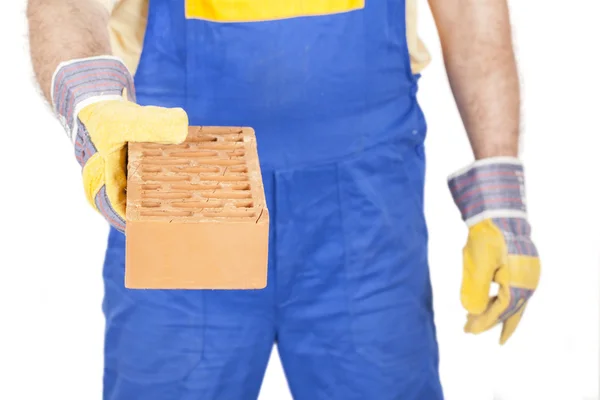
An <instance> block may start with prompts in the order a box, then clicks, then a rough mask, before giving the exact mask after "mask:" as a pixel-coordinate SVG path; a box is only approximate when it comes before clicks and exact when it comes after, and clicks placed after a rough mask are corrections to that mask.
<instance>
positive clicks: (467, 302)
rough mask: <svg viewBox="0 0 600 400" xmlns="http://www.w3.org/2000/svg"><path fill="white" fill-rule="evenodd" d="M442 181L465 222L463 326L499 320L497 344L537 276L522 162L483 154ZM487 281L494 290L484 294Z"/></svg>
mask: <svg viewBox="0 0 600 400" xmlns="http://www.w3.org/2000/svg"><path fill="white" fill-rule="evenodd" d="M448 185H449V187H450V191H451V192H452V196H453V198H454V202H455V203H456V205H457V206H458V208H459V209H460V211H461V213H462V217H463V220H465V222H466V223H467V225H468V227H469V236H468V240H467V244H466V246H465V247H464V249H463V282H462V288H461V301H462V304H463V306H464V307H465V309H466V310H467V311H468V313H469V314H468V317H467V323H466V325H465V332H468V333H474V334H477V333H481V332H484V331H486V330H488V329H490V328H492V327H493V326H495V325H496V324H499V323H502V324H503V328H502V334H501V337H500V344H504V343H505V342H506V341H507V340H508V339H509V338H510V336H511V335H512V334H513V333H514V331H515V329H516V328H517V325H518V324H519V321H520V320H521V317H522V316H523V312H524V311H525V308H526V306H527V303H528V301H529V298H530V297H531V295H532V294H533V293H534V291H535V289H536V288H537V285H538V281H539V277H540V260H539V257H538V252H537V250H536V248H535V245H534V244H533V242H532V241H531V237H530V232H531V229H530V226H529V223H528V222H527V213H526V207H525V190H524V179H523V167H522V165H521V163H520V162H519V160H518V159H516V158H511V157H495V158H489V159H483V160H479V161H476V162H475V163H474V164H473V165H471V166H470V167H469V168H467V169H465V170H462V171H459V172H458V173H456V174H454V175H452V176H451V177H450V178H449V180H448ZM492 282H495V283H497V284H498V285H499V290H498V294H497V296H493V297H490V287H491V284H492Z"/></svg>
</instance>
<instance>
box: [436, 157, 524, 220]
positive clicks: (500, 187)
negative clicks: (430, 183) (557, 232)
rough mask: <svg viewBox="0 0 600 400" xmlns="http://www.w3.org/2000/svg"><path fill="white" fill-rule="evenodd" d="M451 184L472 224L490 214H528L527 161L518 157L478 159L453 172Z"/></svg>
mask: <svg viewBox="0 0 600 400" xmlns="http://www.w3.org/2000/svg"><path fill="white" fill-rule="evenodd" d="M448 186H449V188H450V192H451V193H452V197H453V199H454V202H455V203H456V205H457V207H458V208H459V210H460V212H461V214H462V218H463V220H464V221H465V222H466V223H467V225H468V226H472V225H474V224H476V223H478V222H480V221H482V220H484V219H488V218H525V219H526V218H527V209H526V202H525V181H524V174H523V165H522V164H521V162H520V160H519V159H518V158H516V157H490V158H485V159H480V160H477V161H475V162H474V163H473V164H471V165H469V166H468V167H466V168H463V169H461V170H459V171H457V172H456V173H454V174H452V175H451V176H450V177H449V178H448Z"/></svg>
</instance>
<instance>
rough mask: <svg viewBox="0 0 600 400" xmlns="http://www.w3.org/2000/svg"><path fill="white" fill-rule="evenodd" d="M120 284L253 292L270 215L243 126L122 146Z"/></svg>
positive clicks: (263, 270) (261, 281)
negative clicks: (177, 139)
mask: <svg viewBox="0 0 600 400" xmlns="http://www.w3.org/2000/svg"><path fill="white" fill-rule="evenodd" d="M128 160H129V161H128V178H127V216H126V219H127V227H126V262H125V286H126V287H128V288H136V289H259V288H264V287H265V286H266V284H267V258H268V236H269V213H268V210H267V206H266V202H265V195H264V187H263V183H262V178H261V173H260V166H259V161H258V156H257V152H256V138H255V136H254V131H253V130H252V129H250V128H229V127H190V129H189V134H188V138H187V140H186V141H185V142H184V143H183V144H180V145H163V144H150V143H131V144H130V145H129V150H128Z"/></svg>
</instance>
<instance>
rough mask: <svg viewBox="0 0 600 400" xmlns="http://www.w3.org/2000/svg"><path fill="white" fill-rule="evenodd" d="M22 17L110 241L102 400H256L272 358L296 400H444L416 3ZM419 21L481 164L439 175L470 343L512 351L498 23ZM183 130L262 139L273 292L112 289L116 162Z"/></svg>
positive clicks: (534, 279) (119, 284)
mask: <svg viewBox="0 0 600 400" xmlns="http://www.w3.org/2000/svg"><path fill="white" fill-rule="evenodd" d="M28 3H29V4H28V11H27V15H28V19H29V34H30V36H29V37H30V43H31V57H32V62H33V66H34V70H35V75H36V77H37V81H38V82H39V84H40V87H41V89H42V91H43V94H44V96H45V98H46V99H47V100H48V101H49V102H50V103H51V105H52V107H53V110H54V111H55V113H56V115H57V116H58V119H59V120H60V121H61V122H62V124H63V125H64V128H65V131H66V133H67V136H68V138H69V140H71V142H72V143H73V145H74V149H75V155H76V158H77V160H78V161H79V164H80V165H81V167H82V176H83V183H84V188H85V193H86V195H87V199H88V200H89V202H90V203H91V205H92V207H93V208H95V209H96V210H97V211H99V212H100V213H101V214H102V215H103V216H104V217H105V218H106V220H108V222H109V223H110V225H111V230H110V235H109V238H108V249H107V251H106V259H105V265H104V274H103V275H104V283H105V298H104V303H103V310H104V313H105V316H106V339H105V359H104V365H105V366H104V383H103V387H104V389H103V396H104V399H109V400H135V399H144V400H155V399H156V400H191V399H194V400H196V399H218V400H246V399H255V398H256V397H257V396H258V393H259V389H260V386H261V381H262V378H263V375H264V372H265V368H266V365H267V363H268V360H269V355H270V353H271V350H272V347H273V344H274V343H277V345H278V349H279V353H280V356H281V361H282V364H283V367H284V370H285V374H286V377H287V380H288V383H289V387H290V390H291V393H292V395H293V397H294V398H295V399H299V400H353V399H360V400H391V399H407V400H408V399H414V400H438V399H442V398H443V394H442V388H441V383H440V378H439V372H438V358H439V357H438V345H437V340H436V330H435V326H434V315H433V307H432V293H431V292H432V290H431V284H430V275H429V267H428V256H427V252H428V244H427V235H428V234H427V228H426V222H425V218H424V213H423V186H424V171H425V169H424V168H425V156H424V155H425V152H424V139H425V134H426V123H425V118H424V114H423V112H422V110H421V108H420V106H419V103H418V101H417V90H418V80H419V77H420V74H421V71H422V70H423V68H424V67H425V66H426V65H427V64H428V62H429V54H428V52H427V50H426V48H425V46H424V45H423V43H421V41H420V40H419V38H418V36H417V27H416V11H415V9H416V5H415V0H287V1H275V0H236V1H231V0H152V1H148V0H121V1H120V2H117V3H116V4H115V5H114V7H112V12H109V11H108V10H107V8H106V7H105V6H104V5H103V4H102V3H103V2H101V1H100V0H28ZM429 5H430V7H431V10H432V13H433V16H434V19H435V22H436V25H437V29H438V32H439V34H440V38H441V39H440V40H441V44H442V49H443V58H444V61H445V65H446V67H447V73H448V77H449V81H450V85H451V88H452V91H453V94H454V96H455V98H456V102H457V106H458V109H459V111H460V115H461V117H462V120H463V122H464V126H465V130H466V132H467V135H468V138H469V140H470V144H471V146H472V149H473V153H474V158H475V160H474V161H473V163H472V164H471V165H469V166H468V167H467V168H465V169H464V170H461V171H459V172H457V173H456V174H454V175H452V176H451V177H450V179H449V187H450V190H451V193H452V196H453V198H454V201H455V202H456V204H457V206H458V208H459V210H460V213H461V214H462V218H463V219H464V220H465V221H466V223H467V225H468V227H469V233H468V239H467V244H466V246H465V247H464V268H463V275H464V279H463V285H462V289H461V292H460V295H461V300H462V304H463V305H464V307H465V308H466V310H467V311H468V317H467V322H466V326H465V330H466V331H467V332H470V333H480V332H484V331H486V330H488V329H490V328H492V327H493V326H496V325H498V324H502V326H503V328H502V332H501V338H500V341H501V343H504V342H505V341H506V340H507V339H508V338H509V337H510V336H511V335H512V334H513V332H514V331H515V328H516V327H517V325H518V324H519V321H520V319H521V316H522V315H523V312H524V310H525V308H526V305H527V303H528V301H529V299H530V297H531V295H532V294H533V292H534V290H535V289H536V286H537V284H538V278H539V270H540V264H539V259H538V254H537V251H536V249H535V246H534V245H533V243H532V241H531V235H530V226H529V224H528V222H527V210H526V204H525V190H524V187H525V181H524V174H523V166H522V163H521V161H520V159H519V151H518V150H519V149H518V142H519V140H518V139H519V118H520V116H519V106H520V105H519V83H518V76H517V69H516V62H515V57H514V52H513V49H512V44H511V41H512V39H511V29H510V21H509V13H508V7H507V3H506V0H489V1H481V0H467V1H465V0H460V1H459V0H429ZM430 111H431V114H432V115H433V118H435V113H434V110H430ZM188 125H195V126H249V127H252V128H254V130H255V132H256V136H257V142H258V153H259V158H260V163H261V170H262V174H263V181H264V185H265V192H266V197H267V205H268V208H269V212H270V215H271V225H270V238H269V243H270V244H269V270H268V283H267V287H266V288H265V289H261V290H229V291H227V290H215V291H208V290H196V291H195V290H187V291H184V290H130V289H126V288H125V287H124V253H125V235H124V233H123V232H124V228H125V220H124V213H125V198H126V195H125V189H126V187H125V186H126V169H125V165H126V144H127V143H128V142H157V143H181V142H182V141H184V140H185V138H186V134H187V129H188ZM465 161H466V163H468V160H465ZM449 172H450V171H449ZM457 217H458V212H457ZM82 267H85V265H82ZM199 268H202V266H201V265H200V266H199ZM451 271H452V269H450V270H449V272H448V274H451V273H453V272H451ZM492 283H497V284H498V285H499V290H498V293H497V295H493V296H491V295H490V285H491V284H492ZM457 292H458V290H457Z"/></svg>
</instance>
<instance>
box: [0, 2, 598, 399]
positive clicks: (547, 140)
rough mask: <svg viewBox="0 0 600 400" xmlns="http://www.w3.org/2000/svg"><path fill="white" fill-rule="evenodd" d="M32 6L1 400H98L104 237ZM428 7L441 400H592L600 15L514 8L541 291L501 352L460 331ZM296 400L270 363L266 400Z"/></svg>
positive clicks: (10, 46)
mask: <svg viewBox="0 0 600 400" xmlns="http://www.w3.org/2000/svg"><path fill="white" fill-rule="evenodd" d="M24 3H25V1H24V0H18V1H17V0H12V1H6V2H3V3H2V5H1V7H2V8H1V9H0V10H1V11H0V30H1V31H0V33H1V35H0V44H1V49H2V57H1V58H0V68H1V74H0V80H1V81H0V83H1V85H0V89H1V90H2V92H1V96H0V110H1V111H0V113H1V117H2V120H1V121H2V125H1V133H0V135H1V137H2V142H1V145H0V146H1V147H0V148H1V150H0V182H1V183H0V194H1V196H0V211H1V214H0V215H1V217H0V218H1V219H0V221H1V222H0V223H1V225H0V227H1V228H2V240H1V241H0V399H6V400H21V399H25V400H33V399H36V400H37V399H51V400H54V399H56V400H58V399H60V400H75V399H77V400H80V399H84V400H93V399H100V393H101V376H102V346H103V328H104V326H103V324H104V321H103V316H102V313H101V308H100V304H101V300H102V284H101V264H102V260H103V256H104V254H103V253H104V246H105V242H106V234H107V227H106V225H105V223H104V221H103V220H102V219H101V218H100V217H99V216H98V215H96V214H95V213H94V212H93V211H92V210H91V208H89V206H88V205H87V203H86V201H85V199H84V195H83V190H82V187H81V183H80V170H79V167H78V165H77V163H76V161H75V159H74V156H73V151H72V149H71V146H70V144H69V143H68V141H67V139H66V136H65V134H64V133H63V131H62V130H61V127H60V126H59V124H58V123H57V122H56V121H55V120H54V119H53V117H52V116H51V114H50V113H49V112H48V111H47V108H46V106H45V105H44V104H43V103H42V102H41V101H40V100H39V97H38V95H37V93H36V91H35V88H34V85H33V84H32V79H31V75H32V72H31V67H30V64H29V59H28V56H27V47H26V24H25V18H24ZM421 6H422V7H421V16H420V32H421V36H422V37H423V39H424V40H425V42H426V43H427V45H428V47H429V49H430V50H431V52H432V53H433V56H434V61H433V63H432V65H430V67H429V68H428V69H427V70H426V71H425V73H424V77H423V79H422V80H421V83H422V86H421V88H422V90H421V94H420V100H421V102H422V105H423V107H424V109H425V111H426V114H427V116H428V120H429V128H430V129H429V136H428V139H427V145H428V149H427V151H428V153H427V154H428V160H429V167H428V175H427V187H426V191H427V210H426V211H427V215H428V218H429V224H430V234H431V270H432V279H433V285H434V290H435V309H436V320H437V326H438V331H439V342H440V346H441V374H442V379H443V385H444V388H445V392H446V397H447V399H448V400H471V399H473V400H487V399H490V400H491V399H495V400H525V399H526V400H538V399H539V400H542V399H558V400H584V399H585V400H591V399H598V320H599V318H598V315H599V309H598V308H599V307H598V304H599V298H598V293H599V290H598V281H599V279H598V278H599V276H598V269H599V268H598V267H599V265H600V252H599V250H598V249H599V244H600V123H599V121H598V119H599V116H600V101H599V97H598V95H599V93H600V79H599V76H600V60H599V57H598V55H599V54H598V53H599V51H598V49H599V48H600V44H599V42H600V29H599V25H600V24H599V23H598V15H600V7H599V5H598V2H595V1H592V0H570V1H569V2H565V1H558V0H556V1H552V0H547V1H544V2H541V1H511V7H512V13H513V24H514V29H515V41H516V45H517V53H518V59H519V64H520V71H521V75H522V80H523V85H524V105H523V110H524V129H523V131H524V136H523V158H524V162H525V166H526V171H527V178H528V202H529V207H530V220H531V223H532V226H533V229H534V233H533V234H534V239H535V240H536V242H537V245H538V248H539V251H540V253H541V255H542V261H543V276H542V281H541V285H540V288H539V290H538V291H537V293H536V295H535V297H534V298H533V301H532V302H531V305H530V307H529V308H528V311H527V313H526V315H525V318H524V320H523V322H522V326H521V327H520V329H519V330H518V331H517V333H516V336H515V337H513V338H512V340H511V341H510V342H509V344H508V345H507V346H504V347H502V348H500V347H499V346H498V345H497V340H498V337H499V331H498V330H496V331H493V332H491V333H488V334H486V335H482V336H478V337H474V336H467V335H465V334H464V333H463V332H462V326H463V322H464V317H465V316H464V312H463V311H462V309H461V306H460V302H459V296H458V291H459V285H460V277H461V259H460V256H461V248H462V246H463V244H464V240H465V234H466V228H465V227H464V226H463V224H462V222H461V221H460V219H459V214H458V212H457V211H456V209H455V207H454V205H453V203H452V200H451V198H450V196H449V194H448V191H447V188H446V184H445V178H446V176H447V175H448V174H449V173H450V172H453V171H454V170H455V169H457V168H459V167H462V166H463V165H464V164H466V163H468V162H470V161H471V157H472V156H471V154H470V150H469V147H468V144H467V141H466V136H465V135H464V133H463V129H462V125H461V122H460V120H459V116H458V113H457V111H456V109H455V107H454V105H453V101H452V96H451V93H450V91H449V88H448V84H447V81H446V77H445V75H444V72H443V63H442V60H441V56H440V49H439V42H438V39H437V36H436V32H435V27H434V25H433V21H432V18H431V15H430V13H429V10H428V9H427V7H426V4H422V5H421ZM290 398H291V397H290V396H289V394H288V390H287V385H286V383H285V379H284V376H283V372H282V370H281V366H280V364H279V361H278V358H277V354H276V352H275V353H274V354H273V359H272V362H271V364H270V366H269V369H268V371H267V374H266V377H265V381H264V385H263V390H262V394H261V400H289V399H290ZM366 400H377V399H366ZM423 400H426V399H423Z"/></svg>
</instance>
